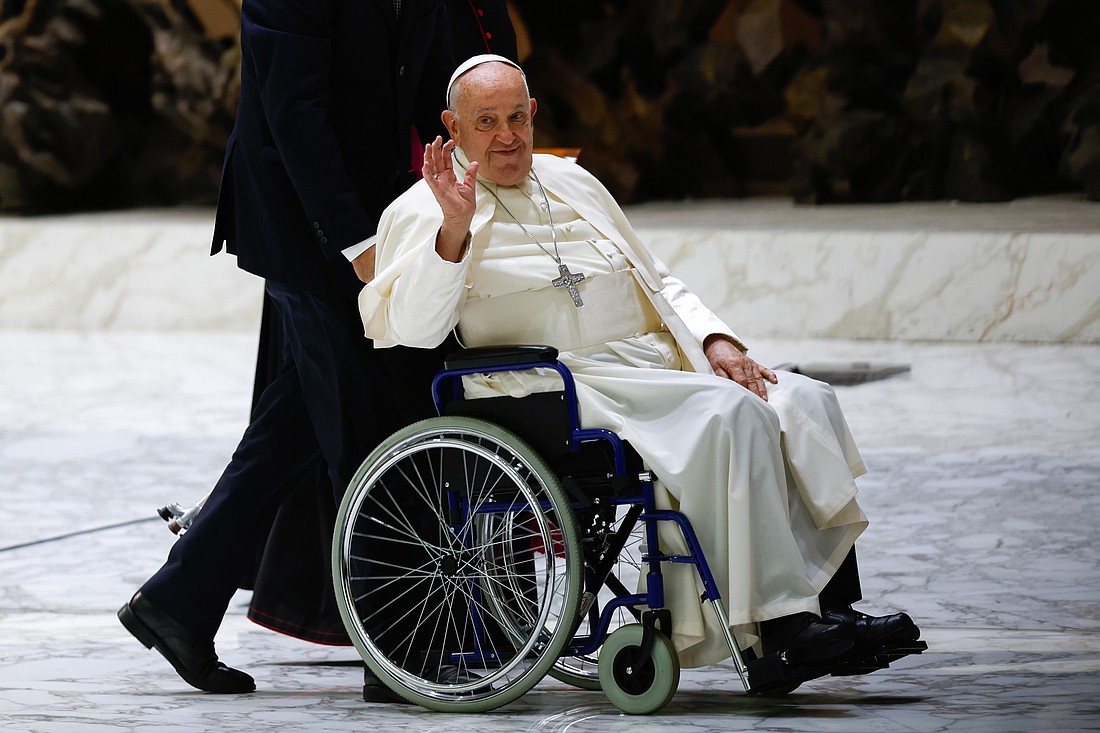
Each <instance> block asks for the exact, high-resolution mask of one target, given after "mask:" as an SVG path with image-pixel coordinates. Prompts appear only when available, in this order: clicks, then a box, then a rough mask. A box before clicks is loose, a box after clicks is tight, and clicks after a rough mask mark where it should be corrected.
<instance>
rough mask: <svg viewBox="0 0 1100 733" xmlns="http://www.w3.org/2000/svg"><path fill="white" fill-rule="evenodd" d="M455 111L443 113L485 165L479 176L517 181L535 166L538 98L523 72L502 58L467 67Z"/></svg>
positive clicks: (507, 182) (469, 153) (464, 147)
mask: <svg viewBox="0 0 1100 733" xmlns="http://www.w3.org/2000/svg"><path fill="white" fill-rule="evenodd" d="M455 91H456V92H457V95H456V99H455V107H456V108H457V109H456V112H455V113H452V112H450V110H448V111H446V112H444V113H443V123H444V124H445V125H446V126H447V130H448V132H450V134H451V138H452V139H453V140H454V141H455V143H456V144H457V145H458V146H459V147H460V148H462V150H463V151H464V152H465V153H466V157H467V158H468V159H469V161H470V162H473V161H475V160H476V161H477V162H478V163H480V164H481V167H480V168H479V169H478V175H479V176H481V177H482V178H485V179H486V180H489V181H492V182H493V183H497V184H500V185H502V186H513V185H515V184H517V183H519V182H521V181H522V180H523V179H524V178H526V177H527V174H528V173H529V172H530V171H531V153H532V148H533V140H534V126H533V124H532V120H533V118H534V116H535V106H536V105H535V100H534V99H531V98H529V97H528V96H527V88H526V85H525V84H524V83H523V78H522V77H521V76H520V74H519V71H517V70H516V69H514V68H512V67H511V66H508V65H506V64H500V63H488V64H483V65H481V66H477V67H475V68H473V69H471V70H470V71H469V72H467V73H466V74H465V75H464V76H463V77H462V78H461V79H460V80H459V81H458V86H457V88H456V90H455Z"/></svg>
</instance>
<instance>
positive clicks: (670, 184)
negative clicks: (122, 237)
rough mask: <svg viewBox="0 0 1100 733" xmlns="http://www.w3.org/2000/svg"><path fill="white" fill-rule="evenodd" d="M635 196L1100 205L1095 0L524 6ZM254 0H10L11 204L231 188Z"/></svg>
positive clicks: (541, 53) (2, 33) (567, 112)
mask: <svg viewBox="0 0 1100 733" xmlns="http://www.w3.org/2000/svg"><path fill="white" fill-rule="evenodd" d="M512 10H513V16H514V19H515V21H516V24H517V27H518V31H519V32H518V35H519V37H520V39H521V55H522V56H523V60H524V65H525V68H526V69H527V71H528V74H529V77H530V82H531V87H532V92H533V94H534V95H535V96H536V97H537V98H538V99H539V105H540V106H539V116H538V120H537V121H538V134H537V139H536V143H537V144H539V145H542V146H548V147H579V148H582V150H583V152H582V162H583V164H584V165H585V166H586V167H588V168H589V169H591V170H592V171H593V172H595V173H596V174H597V175H598V176H600V177H601V178H602V179H603V180H604V181H605V182H606V183H607V184H608V187H609V188H610V189H611V190H612V191H613V192H614V193H615V194H616V195H617V196H619V197H620V199H622V200H623V201H625V202H631V203H636V202H640V201H647V200H655V199H677V198H685V197H692V198H708V197H738V196H750V195H758V194H769V195H790V196H793V197H794V198H795V199H796V200H799V201H803V202H815V203H826V202H833V201H857V202H884V201H899V200H937V199H960V200H965V201H997V200H1007V199H1011V198H1016V197H1020V196H1026V195H1034V194H1040V193H1048V192H1054V191H1078V192H1082V193H1084V194H1085V195H1087V196H1088V197H1089V198H1091V199H1094V200H1100V43H1097V41H1096V38H1097V35H1098V33H1097V32H1098V31H1100V2H1097V1H1096V0H555V2H545V1H544V0H514V2H513V3H512ZM238 19H239V0H0V211H9V212H24V213H34V212H43V211H65V210H83V209H94V208H117V207H124V206H135V205H164V204H176V203H212V202H213V201H214V200H215V198H216V193H217V181H218V174H219V170H220V165H221V158H222V154H223V151H224V145H225V140H226V138H227V136H228V134H229V130H230V129H231V127H232V119H233V113H234V107H235V102H236V85H237V73H238V72H237V65H238V58H239V57H238V49H237V46H236V34H237V23H238Z"/></svg>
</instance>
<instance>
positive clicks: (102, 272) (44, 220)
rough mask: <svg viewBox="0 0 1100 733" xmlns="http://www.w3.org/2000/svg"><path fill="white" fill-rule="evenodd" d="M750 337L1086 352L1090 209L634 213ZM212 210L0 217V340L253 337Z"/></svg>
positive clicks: (251, 291)
mask: <svg viewBox="0 0 1100 733" xmlns="http://www.w3.org/2000/svg"><path fill="white" fill-rule="evenodd" d="M628 215H629V216H630V218H631V220H632V221H633V222H634V224H635V227H636V228H637V230H638V232H639V234H640V235H641V236H642V238H643V239H644V240H645V241H647V242H649V243H650V245H651V246H652V247H653V249H654V250H655V251H656V252H657V253H658V255H659V256H660V257H661V258H662V259H664V260H665V261H666V262H667V263H668V264H669V266H670V267H671V269H672V271H673V272H674V273H675V274H677V275H678V276H679V277H680V278H681V279H683V280H684V281H686V282H687V283H688V285H689V286H691V287H692V288H693V289H694V290H696V292H698V293H699V294H700V295H701V297H702V298H703V300H704V301H705V302H706V303H707V304H708V305H710V306H711V307H712V308H713V309H714V310H715V311H716V312H717V313H719V315H721V316H722V317H723V318H725V319H726V320H727V321H729V322H730V323H731V325H733V327H734V328H735V329H736V330H737V332H738V333H739V334H740V335H742V336H743V337H744V338H746V339H747V340H749V341H751V340H752V339H753V338H857V339H911V340H957V341H1023V342H1045V343H1063V342H1077V343H1098V342H1100V204H1097V203H1089V202H1085V201H1081V200H1079V199H1077V198H1073V197H1049V198H1036V199H1025V200H1020V201H1014V202H1010V203H1005V204H960V203H952V202H938V203H929V204H894V205H861V206H830V207H808V206H795V205H792V204H791V203H790V202H789V201H785V200H777V199H748V200H736V201H698V202H675V203H657V204H646V205H642V206H636V207H630V208H629V209H628ZM212 224H213V212H212V210H210V209H205V208H200V209H171V210H139V211H125V212H107V213H94V214H79V215H70V216H49V217H36V218H13V217H3V218H0V328H76V329H138V330H144V329H154V330H159V329H250V328H254V327H255V325H256V324H257V323H258V322H259V312H260V294H261V283H260V281H259V280H258V279H256V278H254V277H251V276H249V275H247V274H245V273H242V272H240V271H239V270H238V269H237V268H236V267H235V263H234V261H233V259H232V258H231V257H228V256H224V255H223V256H220V257H216V258H210V257H208V256H207V251H208V246H209V241H210V233H211V229H212Z"/></svg>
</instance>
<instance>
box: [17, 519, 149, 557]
mask: <svg viewBox="0 0 1100 733" xmlns="http://www.w3.org/2000/svg"><path fill="white" fill-rule="evenodd" d="M154 519H155V520H157V521H158V522H160V521H163V520H162V519H161V518H160V517H158V516H156V515H155V514H154V515H153V516H151V517H143V518H141V519H131V520H129V521H126V522H117V523H115V524H106V525H104V526H102V527H92V528H90V529H81V530H78V531H76V532H68V533H66V534H59V535H55V536H53V537H45V538H43V539H40V540H31V541H30V542H21V543H19V544H18V545H8V546H7V547H0V552H7V551H8V550H21V549H23V548H24V547H33V546H34V545H44V544H47V543H49V542H57V541H58V540H67V539H69V538H70V537H80V536H81V535H86V534H95V533H96V532H105V531H106V530H109V529H118V528H119V527H129V526H130V525H133V524H141V523H142V522H151V521H153V520H154Z"/></svg>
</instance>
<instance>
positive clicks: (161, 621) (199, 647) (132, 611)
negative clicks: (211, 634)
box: [118, 592, 256, 693]
mask: <svg viewBox="0 0 1100 733" xmlns="http://www.w3.org/2000/svg"><path fill="white" fill-rule="evenodd" d="M118 620H119V621H121V622H122V625H123V626H125V627H126V630H127V631H129V632H130V633H131V634H133V635H134V636H135V637H137V640H138V641H140V642H141V643H142V644H144V645H145V648H146V649H152V648H153V647H156V650H157V651H158V652H160V653H161V654H162V655H163V656H164V658H165V659H167V660H168V663H169V664H171V665H172V666H173V667H174V668H175V670H176V672H177V673H179V676H180V677H182V678H183V680H184V681H185V682H186V683H187V684H189V685H191V686H192V687H196V688H198V689H200V690H206V691H207V692H219V693H234V692H253V691H254V690H255V689H256V682H255V680H253V679H252V678H251V677H249V676H248V675H247V674H245V673H244V672H241V671H240V670H237V669H232V668H230V667H227V666H225V665H224V664H222V663H221V662H219V661H218V655H217V654H215V653H214V641H213V640H212V639H210V640H208V639H200V638H198V637H196V636H195V635H194V634H192V633H190V632H189V631H187V630H186V629H185V628H183V627H182V626H180V625H179V624H177V623H176V622H175V621H173V620H172V619H170V618H168V616H166V615H165V614H164V613H162V612H161V611H159V610H158V609H157V608H156V607H155V606H153V604H151V603H149V601H147V600H145V598H144V597H143V596H142V595H141V593H140V592H138V593H135V594H134V597H133V598H131V599H130V602H129V603H127V604H126V605H125V606H123V607H122V608H120V609H119V610H118Z"/></svg>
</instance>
